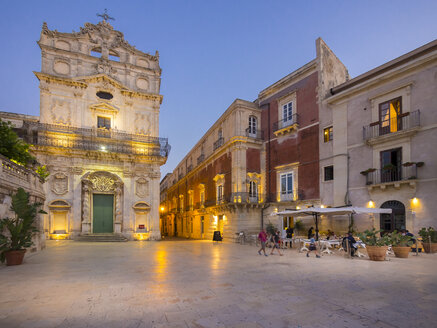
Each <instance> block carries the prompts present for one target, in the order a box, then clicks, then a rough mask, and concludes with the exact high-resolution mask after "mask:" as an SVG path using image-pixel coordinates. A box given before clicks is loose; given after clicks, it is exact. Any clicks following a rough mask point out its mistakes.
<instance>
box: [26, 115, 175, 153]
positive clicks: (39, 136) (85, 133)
mask: <svg viewBox="0 0 437 328" xmlns="http://www.w3.org/2000/svg"><path fill="white" fill-rule="evenodd" d="M26 125H27V126H26V128H27V129H26V130H27V131H29V132H28V134H27V135H24V136H23V139H24V140H25V141H26V142H28V143H30V144H32V145H35V146H44V147H56V148H64V149H77V150H85V151H99V152H106V153H122V154H129V155H140V156H153V157H164V158H165V157H168V154H169V152H170V145H169V144H168V140H167V139H166V138H159V137H151V136H145V135H140V134H130V133H127V132H124V131H118V130H114V129H97V128H89V129H88V128H78V127H72V126H65V125H57V124H46V123H38V122H26ZM32 132H33V134H32Z"/></svg>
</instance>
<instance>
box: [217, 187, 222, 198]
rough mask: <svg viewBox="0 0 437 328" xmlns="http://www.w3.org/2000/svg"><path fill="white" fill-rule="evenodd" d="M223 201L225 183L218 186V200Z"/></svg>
mask: <svg viewBox="0 0 437 328" xmlns="http://www.w3.org/2000/svg"><path fill="white" fill-rule="evenodd" d="M222 201H223V185H218V186H217V202H222Z"/></svg>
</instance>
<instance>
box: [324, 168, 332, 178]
mask: <svg viewBox="0 0 437 328" xmlns="http://www.w3.org/2000/svg"><path fill="white" fill-rule="evenodd" d="M324 171H325V172H324V173H325V174H324V175H325V177H324V180H325V181H331V180H334V166H333V165H330V166H325V167H324Z"/></svg>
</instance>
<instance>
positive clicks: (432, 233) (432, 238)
mask: <svg viewBox="0 0 437 328" xmlns="http://www.w3.org/2000/svg"><path fill="white" fill-rule="evenodd" d="M419 235H420V237H422V244H423V248H424V249H425V253H437V231H436V230H435V229H434V228H432V227H429V228H428V229H427V228H422V229H420V231H419Z"/></svg>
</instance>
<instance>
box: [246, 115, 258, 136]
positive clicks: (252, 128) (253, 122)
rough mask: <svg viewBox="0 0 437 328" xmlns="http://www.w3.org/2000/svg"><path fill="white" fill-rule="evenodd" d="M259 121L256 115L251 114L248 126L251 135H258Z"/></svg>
mask: <svg viewBox="0 0 437 328" xmlns="http://www.w3.org/2000/svg"><path fill="white" fill-rule="evenodd" d="M257 123H258V122H257V119H256V117H255V116H249V127H248V133H249V136H256V129H257Z"/></svg>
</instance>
